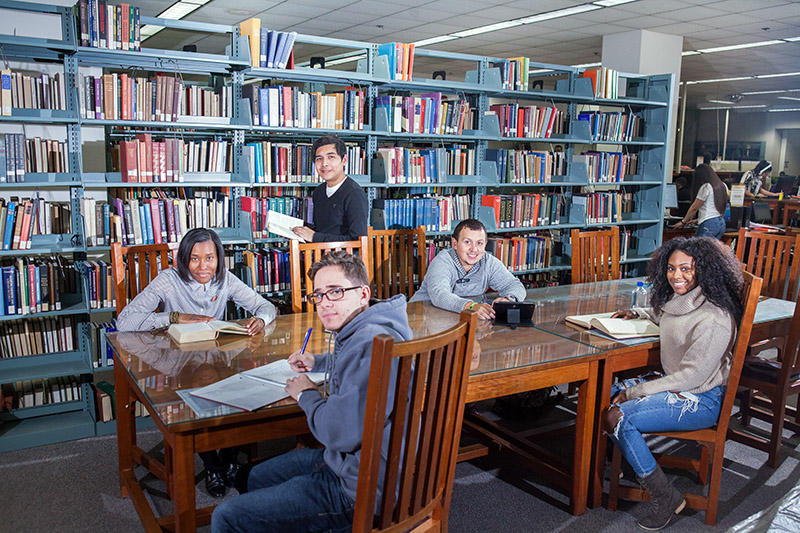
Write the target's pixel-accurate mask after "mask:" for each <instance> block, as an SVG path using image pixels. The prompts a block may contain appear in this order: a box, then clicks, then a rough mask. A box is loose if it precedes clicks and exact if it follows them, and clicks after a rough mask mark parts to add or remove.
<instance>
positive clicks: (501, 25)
mask: <svg viewBox="0 0 800 533" xmlns="http://www.w3.org/2000/svg"><path fill="white" fill-rule="evenodd" d="M515 26H522V23H521V22H517V21H516V20H507V21H505V22H498V23H496V24H489V25H487V26H481V27H479V28H472V29H471V30H464V31H457V32H455V33H451V34H450V35H452V36H453V37H472V36H473V35H480V34H481V33H489V32H490V31H497V30H504V29H506V28H513V27H515Z"/></svg>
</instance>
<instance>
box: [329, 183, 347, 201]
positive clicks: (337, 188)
mask: <svg viewBox="0 0 800 533" xmlns="http://www.w3.org/2000/svg"><path fill="white" fill-rule="evenodd" d="M342 183H344V180H342V181H340V182H339V183H337V184H336V185H334V186H333V187H325V195H326V196H327V197H328V198H330V197H331V196H333V195H334V194H336V191H338V190H339V187H341V186H342Z"/></svg>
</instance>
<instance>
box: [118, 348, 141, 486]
mask: <svg viewBox="0 0 800 533" xmlns="http://www.w3.org/2000/svg"><path fill="white" fill-rule="evenodd" d="M114 390H115V394H114V397H115V400H114V401H115V403H116V413H117V461H118V463H119V465H118V467H119V472H120V477H119V483H120V493H121V494H122V497H123V498H127V497H128V488H127V486H126V484H125V477H124V476H123V475H122V473H123V472H125V471H130V472H133V446H134V445H135V444H136V431H135V428H136V419H135V416H134V410H133V395H132V394H131V389H130V384H129V383H128V376H127V372H126V371H125V367H124V366H123V364H122V363H119V362H118V364H116V365H114Z"/></svg>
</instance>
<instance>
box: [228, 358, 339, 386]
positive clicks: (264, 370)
mask: <svg viewBox="0 0 800 533" xmlns="http://www.w3.org/2000/svg"><path fill="white" fill-rule="evenodd" d="M242 374H246V375H248V376H251V377H254V378H258V379H263V380H266V381H270V382H272V383H276V384H278V385H283V386H285V385H286V381H287V380H290V379H292V378H296V377H297V376H306V377H308V379H310V380H311V381H313V382H314V383H316V384H317V385H319V384H320V383H322V381H323V380H324V379H325V372H295V371H294V370H293V369H292V367H291V365H290V364H289V360H288V359H281V360H279V361H273V362H272V363H269V364H268V365H264V366H260V367H258V368H254V369H252V370H247V371H245V372H242Z"/></svg>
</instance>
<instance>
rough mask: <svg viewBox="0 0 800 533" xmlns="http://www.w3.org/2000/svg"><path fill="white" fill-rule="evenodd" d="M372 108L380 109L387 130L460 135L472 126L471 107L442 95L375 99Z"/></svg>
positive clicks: (428, 94)
mask: <svg viewBox="0 0 800 533" xmlns="http://www.w3.org/2000/svg"><path fill="white" fill-rule="evenodd" d="M375 108H376V109H384V110H385V111H386V116H387V119H388V125H389V131H392V132H395V133H406V132H408V133H432V134H435V135H461V133H462V132H463V131H464V127H465V126H466V127H467V128H469V125H470V124H472V122H473V120H472V111H473V110H472V108H471V107H470V105H469V102H468V101H467V100H465V99H463V98H458V99H452V100H449V99H448V98H447V96H445V95H442V93H423V94H420V95H418V96H389V95H385V96H379V97H378V98H377V99H376V100H375Z"/></svg>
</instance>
